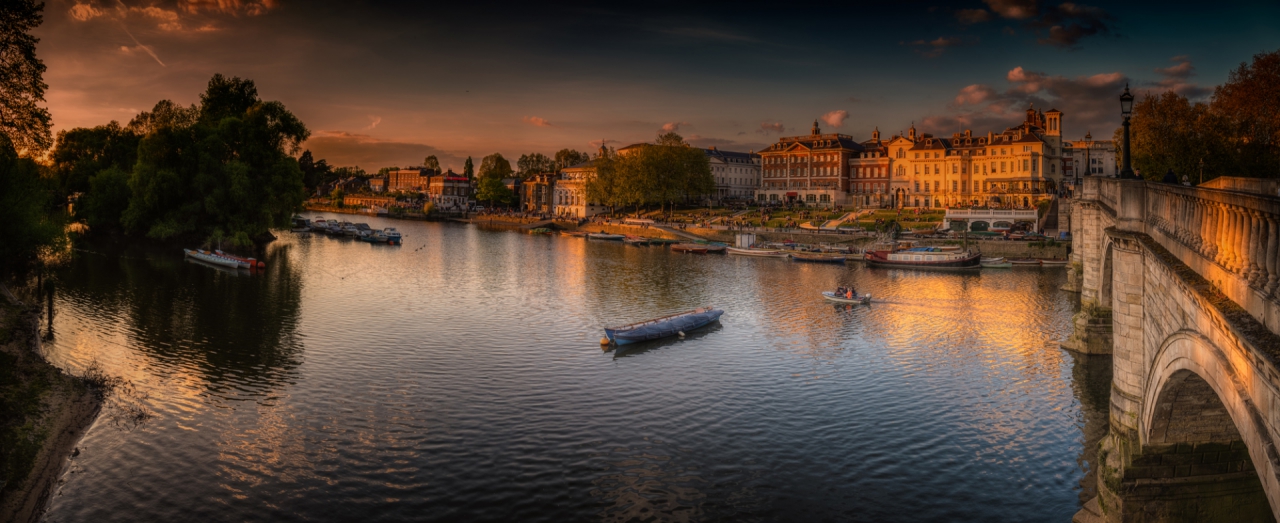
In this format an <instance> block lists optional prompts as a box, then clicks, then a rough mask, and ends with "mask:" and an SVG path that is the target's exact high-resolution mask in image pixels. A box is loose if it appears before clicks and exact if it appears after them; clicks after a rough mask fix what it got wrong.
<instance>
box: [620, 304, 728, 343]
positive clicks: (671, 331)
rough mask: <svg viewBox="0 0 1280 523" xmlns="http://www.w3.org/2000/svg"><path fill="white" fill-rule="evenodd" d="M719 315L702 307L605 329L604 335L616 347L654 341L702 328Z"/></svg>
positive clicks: (715, 311) (719, 311)
mask: <svg viewBox="0 0 1280 523" xmlns="http://www.w3.org/2000/svg"><path fill="white" fill-rule="evenodd" d="M721 314H724V311H722V310H720V309H713V308H711V307H703V308H701V309H694V310H691V311H685V312H681V313H679V314H672V315H670V316H663V317H661V318H654V319H652V320H648V321H642V322H639V323H632V324H630V325H623V326H621V327H613V328H606V329H605V330H604V335H605V336H606V337H608V339H609V342H610V343H614V344H617V345H626V344H628V343H637V342H641V341H648V340H656V339H660V338H665V337H667V336H675V335H676V334H680V333H682V332H688V331H691V330H693V329H696V328H698V327H703V326H705V325H707V324H708V323H711V322H713V321H717V320H719V319H720V315H721Z"/></svg>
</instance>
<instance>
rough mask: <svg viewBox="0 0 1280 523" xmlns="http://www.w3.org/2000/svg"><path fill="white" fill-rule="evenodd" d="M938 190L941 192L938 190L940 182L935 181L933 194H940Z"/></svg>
mask: <svg viewBox="0 0 1280 523" xmlns="http://www.w3.org/2000/svg"><path fill="white" fill-rule="evenodd" d="M938 190H939V189H938V182H937V181H936V180H935V181H934V182H933V192H938Z"/></svg>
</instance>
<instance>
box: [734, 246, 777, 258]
mask: <svg viewBox="0 0 1280 523" xmlns="http://www.w3.org/2000/svg"><path fill="white" fill-rule="evenodd" d="M725 251H726V252H728V253H729V254H735V255H738V256H755V257H758V258H786V257H788V256H791V255H790V254H787V253H785V252H783V251H781V250H778V249H755V248H745V249H743V248H738V247H725Z"/></svg>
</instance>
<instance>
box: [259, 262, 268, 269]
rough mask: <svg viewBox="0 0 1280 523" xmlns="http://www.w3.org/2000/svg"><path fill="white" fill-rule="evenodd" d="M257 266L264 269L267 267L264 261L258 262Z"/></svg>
mask: <svg viewBox="0 0 1280 523" xmlns="http://www.w3.org/2000/svg"><path fill="white" fill-rule="evenodd" d="M258 268H259V269H265V268H267V264H265V263H263V262H258Z"/></svg>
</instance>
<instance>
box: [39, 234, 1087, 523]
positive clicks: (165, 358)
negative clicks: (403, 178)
mask: <svg viewBox="0 0 1280 523" xmlns="http://www.w3.org/2000/svg"><path fill="white" fill-rule="evenodd" d="M367 221H368V222H369V223H370V225H372V226H374V227H382V226H385V225H393V226H397V227H399V229H400V230H401V231H402V232H403V233H404V234H405V241H404V245H403V246H387V245H370V244H366V243H360V242H354V241H350V240H346V239H337V238H330V237H325V236H306V235H302V236H296V235H291V234H290V233H287V232H286V233H282V234H281V239H280V240H279V241H277V242H273V243H272V244H271V245H269V246H268V248H267V253H266V263H267V265H268V268H267V271H266V273H265V274H262V275H254V276H249V275H247V274H245V275H237V274H235V273H229V272H224V271H222V270H218V269H215V268H212V267H209V266H205V265H199V264H196V263H194V262H185V261H183V260H182V258H181V255H180V254H178V253H173V252H169V251H155V250H147V249H143V248H139V247H130V248H113V247H109V246H101V247H91V248H88V249H87V250H86V251H85V252H80V253H78V254H77V255H76V256H75V258H74V260H73V261H72V262H71V263H70V264H68V265H67V266H66V267H64V268H62V269H60V270H59V272H58V274H57V275H56V278H57V291H56V299H55V314H54V321H53V327H52V330H53V334H54V338H53V341H52V342H50V343H48V344H47V345H46V351H47V353H48V356H49V357H50V359H51V360H52V361H54V362H55V363H56V364H58V365H60V366H62V367H64V368H67V369H69V370H72V371H75V372H79V371H83V370H84V369H85V368H87V367H88V366H90V365H93V364H96V365H98V366H100V367H101V368H103V369H104V370H105V371H106V372H107V373H108V374H111V375H115V376H119V377H121V378H123V379H125V380H127V382H128V383H129V384H130V385H131V386H132V389H133V391H132V392H131V393H129V394H127V395H126V396H122V397H124V399H125V400H128V402H132V403H133V404H135V405H141V406H142V407H143V408H145V410H146V411H148V412H149V413H150V415H151V417H150V419H147V420H145V421H141V422H138V421H137V420H136V419H131V418H130V417H129V416H128V415H127V413H125V411H124V409H121V408H120V407H119V406H112V407H109V408H107V409H106V411H104V415H103V416H102V417H101V418H100V419H99V421H98V422H97V423H96V424H95V425H94V426H93V427H92V428H91V429H90V430H89V431H88V433H87V435H86V436H85V438H84V441H83V442H82V444H81V453H80V454H79V455H78V456H77V457H75V458H74V459H73V461H72V466H71V467H70V470H69V472H68V473H67V474H66V475H65V477H64V484H63V485H62V486H61V488H60V490H59V491H58V492H57V494H56V496H55V497H54V498H53V500H52V502H51V506H50V509H49V511H48V513H47V515H46V520H47V521H59V522H61V521H92V522H95V523H103V522H108V521H175V520H186V521H228V522H230V521H340V520H341V521H346V520H351V521H355V520H359V521H422V520H427V521H516V520H520V521H706V520H742V521H752V520H755V521H779V520H784V521H785V520H790V521H818V520H845V521H877V522H885V521H1068V520H1069V519H1070V517H1071V515H1072V514H1073V513H1074V512H1075V511H1076V510H1077V509H1078V508H1079V506H1080V504H1081V501H1082V500H1083V499H1087V497H1089V496H1090V495H1091V489H1092V482H1091V481H1089V480H1088V479H1087V478H1086V474H1087V473H1088V472H1089V471H1090V465H1089V461H1090V460H1091V459H1092V458H1093V456H1092V453H1091V452H1088V450H1089V449H1092V448H1093V447H1094V446H1095V443H1096V441H1097V438H1098V437H1100V436H1101V435H1102V433H1104V432H1105V430H1106V426H1105V423H1106V421H1105V419H1106V404H1107V393H1108V387H1109V380H1110V375H1109V373H1110V370H1109V369H1110V360H1109V359H1097V358H1094V359H1086V358H1085V357H1083V356H1078V355H1073V354H1071V353H1068V352H1065V351H1062V350H1060V349H1058V348H1057V346H1056V344H1054V343H1052V342H1055V341H1057V340H1062V339H1065V338H1066V336H1067V335H1068V333H1069V331H1070V317H1071V314H1072V312H1073V300H1072V297H1071V295H1069V294H1067V293H1064V292H1062V291H1059V290H1058V288H1059V287H1060V286H1061V285H1062V284H1063V283H1064V282H1065V279H1066V272H1065V270H1063V269H1016V270H985V271H983V272H982V273H981V274H974V275H958V274H946V273H928V272H914V271H901V270H883V269H868V268H866V267H863V266H862V265H860V264H856V265H855V264H850V265H849V266H831V265H813V264H803V263H796V262H790V261H787V260H777V259H754V258H740V257H732V256H728V257H726V256H715V255H711V256H707V255H692V254H676V253H672V252H670V251H669V250H667V249H665V248H660V247H632V246H627V245H623V244H620V243H612V242H598V241H588V240H583V239H578V238H569V237H560V236H553V237H548V236H531V235H527V234H521V233H518V232H514V231H493V230H483V229H481V228H478V227H475V226H468V225H457V224H440V223H425V222H391V221H387V220H383V219H377V218H369V219H367ZM850 283H853V284H856V286H857V288H858V290H859V291H860V292H870V293H872V294H873V295H874V296H875V303H873V304H872V305H871V306H862V307H847V306H835V305H832V304H829V303H826V302H824V301H823V300H822V299H821V298H820V296H818V293H819V292H820V291H822V290H826V289H830V288H832V287H834V286H835V285H837V284H850ZM703 305H714V306H716V307H718V308H722V309H724V310H725V314H724V317H723V318H722V319H721V321H720V323H719V324H718V325H713V326H711V327H709V328H706V329H703V330H700V331H697V332H694V333H691V334H690V335H689V336H688V337H687V338H686V339H683V340H669V341H664V342H657V343H649V344H646V345H642V346H638V347H637V348H636V349H633V350H628V351H625V352H622V353H619V352H617V351H612V352H604V351H602V350H601V348H600V346H599V345H598V340H599V339H600V337H601V336H602V335H603V333H602V330H601V329H602V327H603V326H605V325H610V324H615V323H625V322H630V321H635V320H640V319H645V318H650V317H655V316H659V315H663V314H666V313H670V312H673V311H679V310H683V309H689V308H694V307H697V306H703ZM117 403H119V402H117ZM125 403H127V402H125Z"/></svg>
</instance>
